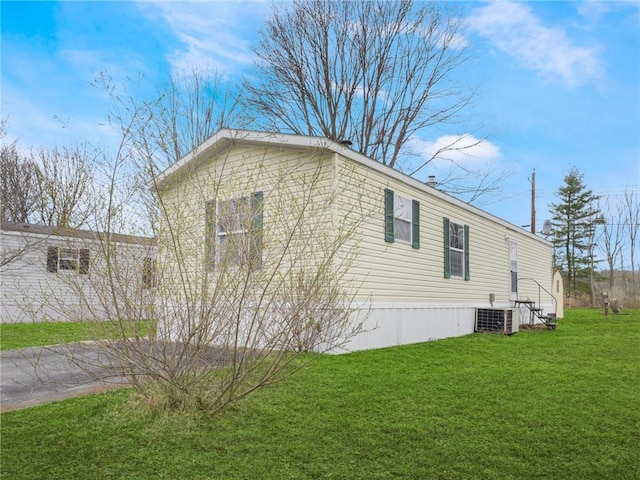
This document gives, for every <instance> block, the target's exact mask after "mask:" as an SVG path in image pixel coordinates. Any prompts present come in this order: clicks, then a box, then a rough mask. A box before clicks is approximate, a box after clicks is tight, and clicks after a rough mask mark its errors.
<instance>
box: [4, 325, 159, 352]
mask: <svg viewBox="0 0 640 480" xmlns="http://www.w3.org/2000/svg"><path fill="white" fill-rule="evenodd" d="M152 328H153V327H152V323H151V322H139V323H138V324H137V325H136V331H137V332H138V334H140V335H146V334H147V333H149V332H150V331H151V329H152ZM131 331H133V329H131ZM119 336H120V326H119V325H118V324H117V323H116V322H102V323H94V322H46V323H4V324H0V350H11V349H14V348H27V347H42V346H45V345H55V344H58V343H69V342H80V341H83V340H96V339H108V338H118V337H119Z"/></svg>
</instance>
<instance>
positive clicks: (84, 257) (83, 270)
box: [78, 248, 91, 275]
mask: <svg viewBox="0 0 640 480" xmlns="http://www.w3.org/2000/svg"><path fill="white" fill-rule="evenodd" d="M90 255H91V254H90V253H89V249H88V248H81V249H80V266H79V267H80V268H79V269H78V273H80V274H81V275H87V274H88V273H89V267H90V264H91V262H90Z"/></svg>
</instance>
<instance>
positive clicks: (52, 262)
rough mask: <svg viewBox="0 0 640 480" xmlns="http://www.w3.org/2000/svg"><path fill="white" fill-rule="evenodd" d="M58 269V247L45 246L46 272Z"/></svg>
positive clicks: (53, 271) (54, 271)
mask: <svg viewBox="0 0 640 480" xmlns="http://www.w3.org/2000/svg"><path fill="white" fill-rule="evenodd" d="M57 271H58V247H49V248H47V272H51V273H56V272H57Z"/></svg>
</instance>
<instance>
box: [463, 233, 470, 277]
mask: <svg viewBox="0 0 640 480" xmlns="http://www.w3.org/2000/svg"><path fill="white" fill-rule="evenodd" d="M470 278H471V277H470V276H469V225H465V226H464V279H465V280H469V279H470Z"/></svg>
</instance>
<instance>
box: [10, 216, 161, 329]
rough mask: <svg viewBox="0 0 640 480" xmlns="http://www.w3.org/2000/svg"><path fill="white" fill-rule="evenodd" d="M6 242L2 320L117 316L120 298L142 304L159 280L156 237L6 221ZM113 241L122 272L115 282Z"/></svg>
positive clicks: (61, 319) (117, 265) (15, 321)
mask: <svg viewBox="0 0 640 480" xmlns="http://www.w3.org/2000/svg"><path fill="white" fill-rule="evenodd" d="M0 243H1V247H2V248H1V251H2V257H1V258H2V263H1V264H0V307H1V308H0V312H1V315H2V323H26V322H43V321H74V320H82V319H89V318H91V319H96V318H100V317H104V319H107V318H111V319H113V318H117V316H116V315H114V312H113V310H114V306H115V305H114V297H115V298H118V300H115V301H121V302H122V304H124V303H125V297H126V299H127V301H136V299H137V301H138V302H139V304H141V303H143V299H144V298H145V296H147V295H148V294H149V293H150V292H151V290H152V289H153V287H154V284H155V270H154V269H155V262H156V251H157V248H156V245H155V240H154V239H151V238H146V237H136V236H130V235H119V234H111V235H109V236H106V235H105V234H100V233H96V232H91V231H86V230H77V229H69V228H58V227H49V226H41V225H32V224H27V223H19V222H2V224H1V228H0ZM107 245H108V246H109V248H110V249H111V252H112V253H111V254H110V261H111V263H112V264H113V265H115V266H116V268H117V272H118V273H117V277H118V278H117V279H115V280H112V281H111V287H109V286H108V285H107V282H106V276H105V255H104V251H103V249H104V248H106V246H107ZM100 319H101V318H100Z"/></svg>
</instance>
